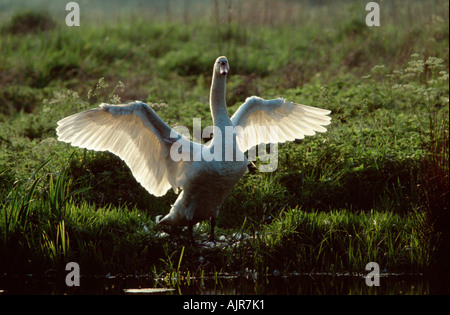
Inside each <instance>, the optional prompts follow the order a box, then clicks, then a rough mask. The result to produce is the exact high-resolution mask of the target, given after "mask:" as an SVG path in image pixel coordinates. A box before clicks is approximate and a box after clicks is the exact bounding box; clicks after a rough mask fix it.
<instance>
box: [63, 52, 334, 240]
mask: <svg viewBox="0 0 450 315" xmlns="http://www.w3.org/2000/svg"><path fill="white" fill-rule="evenodd" d="M229 70H230V65H229V62H228V60H227V58H226V57H224V56H221V57H219V58H217V60H216V61H215V63H214V69H213V77H212V83H211V90H210V98H209V103H210V110H211V114H212V119H213V138H212V140H210V141H209V142H208V143H206V144H200V143H197V142H193V141H190V140H189V139H188V138H187V137H185V136H183V135H182V134H180V133H178V132H176V131H175V130H174V129H172V128H171V127H169V126H168V125H167V124H166V123H165V122H164V121H163V120H162V119H161V118H160V117H159V116H158V115H157V114H156V113H155V111H154V110H153V109H152V108H151V107H149V106H148V105H147V104H145V103H143V102H140V101H135V102H132V103H129V104H121V105H110V104H106V103H102V104H100V105H99V107H98V108H94V109H90V110H86V111H83V112H80V113H77V114H74V115H72V116H68V117H66V118H63V119H61V120H60V121H58V123H57V124H58V127H57V128H56V133H57V136H58V140H59V141H62V142H67V143H70V144H71V145H73V146H76V147H80V148H86V149H88V150H95V151H109V152H111V153H113V154H115V155H117V156H119V157H120V158H121V159H122V160H124V161H125V163H126V164H127V165H128V167H129V168H130V170H131V172H132V174H133V176H134V177H135V179H136V180H137V181H138V182H139V183H140V184H141V185H142V186H143V187H144V188H145V189H146V190H147V191H148V192H149V193H150V194H153V195H155V196H162V195H164V194H165V193H166V192H167V191H168V190H169V189H170V188H172V189H173V190H174V191H175V193H178V192H179V191H180V189H181V192H180V193H179V195H178V198H177V199H176V201H175V203H174V204H173V205H172V207H171V209H170V211H169V213H168V214H167V215H166V216H164V217H163V218H162V219H161V220H159V222H158V223H159V224H167V225H187V226H188V231H189V236H190V240H191V241H192V242H193V243H195V242H194V237H193V225H194V224H195V223H197V222H200V221H203V220H208V219H209V220H210V222H211V230H210V231H211V232H210V236H209V240H210V241H214V227H215V219H216V217H217V216H218V214H219V208H220V207H221V205H222V203H223V201H224V200H225V198H226V197H227V195H228V194H229V193H230V192H231V190H232V189H233V187H234V186H235V184H236V183H237V182H238V181H239V179H240V178H241V177H242V176H243V175H244V173H245V172H246V171H247V167H248V164H249V160H248V159H247V158H246V157H245V156H244V155H243V153H244V152H246V151H248V150H249V149H251V148H252V147H254V146H256V145H258V144H259V143H283V142H286V141H292V140H295V139H303V138H304V137H305V136H312V135H314V134H315V133H316V132H325V131H326V129H325V127H324V126H327V125H328V124H330V121H331V118H330V117H329V116H328V115H329V114H330V113H331V111H329V110H325V109H320V108H316V107H311V106H306V105H301V104H294V103H291V102H288V101H285V100H284V99H283V98H277V99H272V100H265V99H263V98H260V97H257V96H252V97H249V98H247V99H246V100H245V102H244V103H243V104H242V105H241V106H240V107H239V108H238V110H237V111H236V112H235V113H234V115H233V116H232V117H231V118H230V117H229V116H228V112H227V105H226V102H225V87H226V78H227V75H228V73H229ZM259 126H265V127H269V126H275V127H277V128H278V133H277V134H276V135H275V136H274V135H273V134H270V135H268V134H266V133H264V132H262V131H261V128H260V127H259ZM236 127H239V130H240V133H239V132H236V133H235V134H233V138H232V141H230V138H227V136H226V130H227V128H228V129H229V128H236ZM257 127H259V128H257ZM213 148H214V149H213ZM221 149H222V150H221ZM213 150H214V151H215V150H218V151H217V152H219V153H220V151H221V155H220V154H218V155H214V158H213V159H206V158H205V156H207V154H208V153H211V152H212V151H213ZM194 152H200V153H205V154H201V156H200V157H198V156H197V158H192V157H193V155H194ZM217 152H215V153H217ZM227 152H228V153H227ZM230 152H231V153H232V154H233V155H232V157H234V158H232V159H230V158H226V156H225V155H226V154H229V153H230ZM173 153H178V154H186V155H184V156H185V157H187V158H183V159H179V158H173V157H174V154H173ZM238 156H240V157H243V158H239V159H238V158H237V157H238ZM189 157H190V158H189ZM228 157H229V156H228Z"/></svg>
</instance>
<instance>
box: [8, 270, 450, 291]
mask: <svg viewBox="0 0 450 315" xmlns="http://www.w3.org/2000/svg"><path fill="white" fill-rule="evenodd" d="M379 284H380V285H379V286H370V287H369V286H367V285H366V282H365V278H364V277H363V276H352V275H333V276H332V275H327V274H304V275H290V276H266V277H262V278H261V279H256V280H255V279H253V278H251V277H233V276H226V275H225V276H221V277H217V278H213V277H204V278H203V279H190V281H187V280H186V279H183V280H181V281H178V283H168V282H167V281H164V280H159V281H155V280H154V279H152V278H150V277H136V276H125V277H121V276H113V277H111V276H108V277H104V276H103V277H96V276H91V277H81V278H80V286H73V287H68V286H67V285H66V283H65V279H64V278H57V277H52V278H36V277H33V276H21V277H19V276H17V277H3V278H2V277H0V295H14V294H44V295H47V294H57V295H58V294H89V295H116V294H164V295H225V294H226V295H278V294H279V295H324V294H326V295H348V294H388V295H391V294H394V295H397V294H414V295H416V294H417V295H423V294H425V295H426V294H449V287H448V281H442V279H437V278H430V277H425V276H423V275H396V274H390V275H382V276H381V277H380V283H379ZM155 288H156V289H158V290H154V289H155ZM155 291H156V292H155Z"/></svg>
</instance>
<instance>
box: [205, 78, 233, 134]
mask: <svg viewBox="0 0 450 315" xmlns="http://www.w3.org/2000/svg"><path fill="white" fill-rule="evenodd" d="M225 85H226V76H222V75H217V74H216V72H215V71H214V73H213V79H212V83H211V92H210V96H209V106H210V108H211V114H212V119H213V124H214V126H219V127H224V126H228V125H231V120H230V117H229V116H228V112H227V104H226V102H225Z"/></svg>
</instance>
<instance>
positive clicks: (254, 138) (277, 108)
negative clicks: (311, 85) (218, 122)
mask: <svg viewBox="0 0 450 315" xmlns="http://www.w3.org/2000/svg"><path fill="white" fill-rule="evenodd" d="M330 113H331V111H329V110H325V109H320V108H316V107H311V106H306V105H301V104H294V103H291V102H287V101H285V100H284V99H282V98H278V99H273V100H264V99H262V98H260V97H257V96H252V97H249V98H247V99H246V100H245V103H244V104H242V105H241V107H239V108H238V110H237V111H236V112H235V113H234V115H233V116H232V117H231V122H232V123H233V126H234V127H235V130H237V133H238V137H237V142H238V145H239V148H240V149H241V150H242V151H243V152H245V151H247V150H249V149H250V148H252V147H253V146H255V145H258V144H260V143H276V142H286V141H292V140H295V139H303V138H304V137H305V136H312V135H315V133H316V132H325V131H326V129H325V128H324V127H323V126H326V125H328V124H330V121H331V117H329V116H327V115H328V114H330ZM238 126H241V127H242V130H241V129H240V128H239V127H238ZM236 127H237V128H236ZM271 127H272V128H271Z"/></svg>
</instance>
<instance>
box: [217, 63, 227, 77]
mask: <svg viewBox="0 0 450 315" xmlns="http://www.w3.org/2000/svg"><path fill="white" fill-rule="evenodd" d="M219 69H220V74H221V75H223V76H225V75H227V74H228V69H227V64H226V63H223V64H222V63H221V64H220V67H219Z"/></svg>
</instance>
